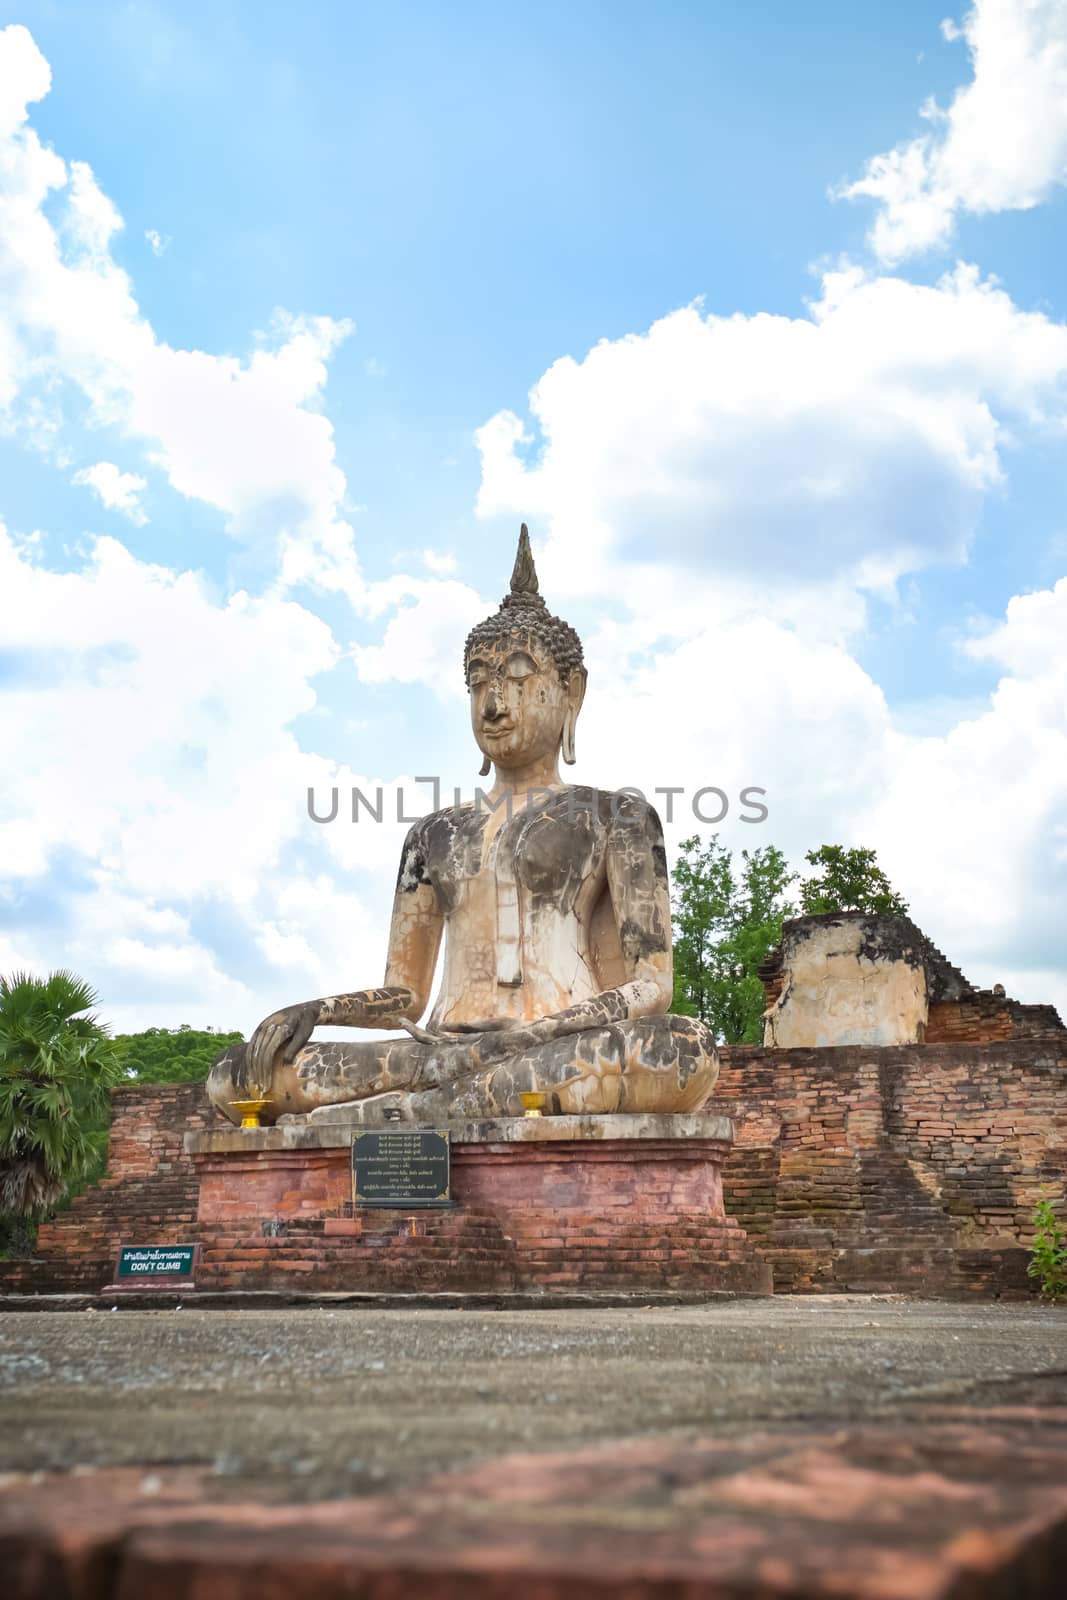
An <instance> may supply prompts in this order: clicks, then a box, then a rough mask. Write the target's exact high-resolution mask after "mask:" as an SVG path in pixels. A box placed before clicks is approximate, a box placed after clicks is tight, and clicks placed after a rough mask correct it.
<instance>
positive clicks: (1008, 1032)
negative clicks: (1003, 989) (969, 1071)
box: [926, 989, 1063, 1044]
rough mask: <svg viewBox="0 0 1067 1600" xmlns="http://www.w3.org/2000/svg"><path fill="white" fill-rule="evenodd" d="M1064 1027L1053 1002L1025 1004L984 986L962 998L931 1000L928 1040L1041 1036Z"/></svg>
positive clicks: (980, 1040)
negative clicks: (1047, 1004) (1045, 1004)
mask: <svg viewBox="0 0 1067 1600" xmlns="http://www.w3.org/2000/svg"><path fill="white" fill-rule="evenodd" d="M1062 1029H1063V1024H1062V1023H1061V1022H1060V1018H1059V1013H1058V1012H1057V1011H1056V1008H1055V1007H1054V1006H1024V1005H1021V1004H1020V1002H1019V1001H1018V1000H1009V999H1008V998H1007V997H1006V996H1005V995H998V994H994V993H993V991H992V990H986V989H981V990H976V991H975V993H974V994H969V995H964V996H963V997H962V998H961V999H959V1000H942V1001H932V1002H931V1004H930V1012H929V1015H928V1017H927V1019H926V1043H927V1044H970V1043H975V1044H979V1043H986V1042H989V1041H992V1040H995V1039H1039V1038H1043V1037H1044V1036H1045V1035H1047V1034H1054V1033H1057V1032H1062Z"/></svg>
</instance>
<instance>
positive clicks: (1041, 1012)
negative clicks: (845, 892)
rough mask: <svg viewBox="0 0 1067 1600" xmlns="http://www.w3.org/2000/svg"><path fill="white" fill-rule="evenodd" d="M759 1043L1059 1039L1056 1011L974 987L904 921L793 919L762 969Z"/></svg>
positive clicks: (860, 916)
mask: <svg viewBox="0 0 1067 1600" xmlns="http://www.w3.org/2000/svg"><path fill="white" fill-rule="evenodd" d="M760 977H761V978H762V980H763V988H764V995H765V999H766V1006H767V1009H766V1011H765V1013H764V1041H763V1042H764V1045H765V1046H766V1047H769V1048H773V1047H780V1048H783V1049H798V1048H805V1049H806V1048H819V1047H822V1046H838V1045H842V1046H843V1045H896V1044H915V1043H921V1042H922V1041H923V1040H924V1039H925V1041H926V1042H927V1043H964V1042H973V1043H976V1044H982V1043H989V1042H991V1041H993V1040H997V1039H1033V1038H1041V1037H1045V1036H1047V1035H1049V1034H1056V1033H1060V1034H1062V1033H1063V1032H1064V1027H1063V1023H1062V1021H1061V1019H1060V1017H1059V1014H1058V1012H1057V1011H1056V1009H1055V1007H1054V1006H1048V1005H1021V1004H1020V1003H1019V1002H1018V1001H1017V1000H1012V999H1011V998H1010V997H1009V996H1007V995H1006V994H1005V992H1004V988H1003V985H1001V984H997V985H996V986H995V987H994V988H993V989H990V990H984V989H976V988H975V987H974V985H973V984H971V983H968V981H967V979H966V978H965V977H964V975H963V973H962V972H961V971H960V970H959V968H958V967H954V966H953V965H952V964H951V962H950V961H948V960H947V959H946V958H945V956H944V955H943V954H942V953H941V951H940V950H939V949H938V948H937V946H936V945H935V944H933V943H932V941H931V940H930V939H928V938H927V936H926V935H925V934H924V933H923V932H922V931H921V930H920V929H919V928H917V927H916V926H915V924H914V922H912V921H911V919H910V918H908V917H891V916H875V915H870V914H868V913H866V912H859V911H844V912H833V913H825V914H820V915H813V916H804V917H795V918H793V919H791V920H790V921H787V922H786V923H785V924H784V926H783V929H782V938H781V942H780V944H779V945H778V946H777V948H776V949H774V950H772V951H771V953H770V954H769V956H768V957H767V959H766V961H765V962H764V963H763V966H762V967H761V968H760Z"/></svg>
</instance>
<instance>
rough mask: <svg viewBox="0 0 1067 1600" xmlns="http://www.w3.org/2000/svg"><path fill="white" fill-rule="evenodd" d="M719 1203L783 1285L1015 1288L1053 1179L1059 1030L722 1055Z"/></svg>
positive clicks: (1055, 1186)
mask: <svg viewBox="0 0 1067 1600" xmlns="http://www.w3.org/2000/svg"><path fill="white" fill-rule="evenodd" d="M722 1055H723V1067H722V1072H721V1074H720V1078H719V1083H718V1085H717V1087H716V1091H715V1108H716V1110H717V1111H720V1112H722V1113H724V1114H725V1115H727V1116H731V1117H733V1119H734V1126H735V1135H736V1141H737V1142H736V1144H735V1148H734V1151H733V1153H732V1155H731V1156H730V1158H729V1160H728V1162H727V1164H726V1167H725V1170H724V1175H723V1181H724V1191H725V1195H726V1207H727V1210H728V1211H730V1212H732V1213H733V1214H734V1215H735V1216H736V1217H737V1218H738V1220H739V1221H740V1222H741V1224H742V1226H743V1227H744V1228H745V1229H746V1230H747V1231H748V1233H749V1234H750V1235H751V1236H752V1237H753V1239H754V1240H755V1242H756V1243H758V1245H759V1246H760V1249H761V1250H763V1252H764V1253H765V1254H766V1255H767V1256H768V1258H769V1259H770V1260H771V1263H772V1266H773V1267H774V1271H775V1282H776V1285H777V1287H779V1288H781V1289H818V1288H837V1289H845V1288H863V1289H886V1290H893V1289H906V1288H915V1289H916V1290H919V1291H924V1290H925V1291H930V1292H937V1293H944V1292H954V1291H961V1290H975V1289H977V1290H981V1291H984V1292H990V1293H998V1292H999V1293H1004V1292H1025V1291H1026V1290H1027V1288H1028V1281H1027V1278H1026V1262H1027V1251H1028V1247H1029V1245H1030V1243H1031V1242H1032V1238H1033V1230H1032V1226H1031V1221H1030V1218H1031V1214H1032V1212H1033V1208H1034V1204H1035V1202H1036V1201H1037V1200H1038V1198H1040V1197H1041V1195H1042V1194H1043V1193H1044V1194H1047V1195H1048V1197H1049V1198H1050V1199H1052V1200H1053V1202H1054V1203H1056V1202H1060V1203H1062V1202H1063V1200H1064V1194H1065V1181H1067V1037H1065V1036H1064V1035H1063V1034H1062V1033H1060V1034H1058V1035H1046V1036H1045V1037H1043V1038H1035V1039H1031V1040H1020V1039H1013V1040H1009V1041H1004V1042H989V1043H984V1044H971V1043H967V1044H963V1043H943V1044H933V1043H929V1042H928V1043H926V1044H924V1045H896V1046H892V1047H889V1048H882V1049H872V1048H865V1047H859V1046H838V1047H837V1048H835V1049H832V1050H830V1049H828V1050H763V1049H760V1048H756V1047H733V1048H727V1049H725V1050H724V1051H723V1052H722Z"/></svg>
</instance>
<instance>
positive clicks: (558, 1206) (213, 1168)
mask: <svg viewBox="0 0 1067 1600" xmlns="http://www.w3.org/2000/svg"><path fill="white" fill-rule="evenodd" d="M451 1135H452V1198H453V1202H454V1203H453V1205H452V1206H451V1207H449V1208H447V1209H441V1210H425V1211H424V1210H420V1211H410V1210H408V1211H405V1210H396V1211H393V1210H378V1209H374V1210H370V1209H357V1208H354V1207H353V1205H352V1200H351V1192H352V1190H351V1172H350V1141H351V1128H350V1127H348V1126H346V1125H344V1124H332V1125H331V1124H322V1125H320V1126H308V1125H296V1126H291V1125H290V1126H283V1127H279V1128H269V1129H261V1130H256V1131H250V1130H249V1131H246V1130H241V1131H237V1130H227V1131H225V1132H215V1133H203V1134H197V1135H193V1136H191V1137H190V1138H189V1139H188V1140H187V1141H186V1146H187V1151H188V1153H189V1155H190V1156H191V1159H192V1161H193V1164H194V1166H195V1168H196V1170H197V1173H198V1177H199V1195H200V1198H199V1208H198V1217H197V1229H196V1231H197V1237H198V1238H199V1240H200V1242H201V1244H202V1246H203V1259H202V1265H201V1268H200V1271H199V1273H198V1277H197V1287H198V1288H200V1289H209V1290H215V1289H237V1288H240V1289H266V1288H272V1289H276V1288H281V1287H290V1288H292V1287H295V1286H297V1285H298V1286H299V1287H300V1288H301V1289H310V1290H327V1289H329V1290H343V1289H349V1290H378V1291H390V1290H426V1291H434V1290H482V1289H494V1288H495V1289H516V1288H517V1289H531V1288H543V1289H560V1288H578V1287H580V1288H583V1289H629V1288H635V1289H703V1290H707V1291H709V1292H714V1291H731V1292H746V1293H764V1294H765V1293H769V1292H770V1272H769V1269H768V1268H767V1267H766V1265H765V1264H764V1262H763V1261H762V1259H761V1258H760V1257H759V1256H758V1255H757V1253H756V1252H755V1251H754V1249H753V1248H752V1246H751V1245H750V1243H749V1241H748V1240H747V1238H746V1236H745V1234H744V1232H743V1230H742V1229H741V1227H740V1226H739V1224H738V1223H737V1222H736V1221H734V1220H733V1219H732V1218H728V1217H726V1216H725V1214H724V1212H723V1202H722V1177H721V1169H722V1161H723V1158H724V1156H725V1155H726V1153H727V1151H728V1150H729V1147H730V1138H731V1129H730V1124H729V1122H728V1121H727V1120H726V1119H724V1118H721V1117H574V1118H550V1119H548V1118H546V1119H544V1120H543V1121H542V1122H540V1123H536V1122H524V1121H523V1120H522V1119H502V1120H501V1121H500V1122H497V1123H475V1124H461V1125H457V1126H455V1127H453V1128H452V1129H451Z"/></svg>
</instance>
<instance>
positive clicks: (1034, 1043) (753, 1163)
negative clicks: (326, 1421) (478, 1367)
mask: <svg viewBox="0 0 1067 1600" xmlns="http://www.w3.org/2000/svg"><path fill="white" fill-rule="evenodd" d="M722 1056H723V1066H722V1072H721V1075H720V1079H719V1083H718V1086H717V1088H716V1092H715V1096H714V1099H713V1102H712V1105H713V1108H714V1110H715V1111H717V1112H720V1113H722V1114H724V1115H727V1116H731V1117H733V1119H734V1124H735V1132H736V1140H737V1143H736V1145H735V1148H734V1150H733V1153H732V1154H731V1155H730V1157H729V1158H728V1160H727V1163H726V1166H725V1168H724V1172H723V1187H724V1194H725V1200H726V1210H727V1212H728V1213H729V1214H731V1215H732V1216H734V1217H735V1218H736V1219H737V1220H738V1221H739V1222H740V1224H741V1226H742V1227H743V1228H744V1229H745V1231H746V1232H747V1234H748V1235H749V1236H750V1238H751V1239H752V1240H753V1241H754V1243H756V1244H757V1245H758V1246H759V1248H760V1250H761V1251H763V1253H764V1254H765V1255H766V1256H767V1257H768V1259H769V1260H770V1261H771V1263H772V1265H773V1267H774V1272H775V1281H776V1284H777V1286H778V1287H779V1288H780V1289H797V1290H819V1289H831V1290H832V1289H846V1288H857V1289H883V1290H889V1291H893V1290H907V1289H913V1290H915V1291H916V1292H925V1293H936V1294H942V1293H957V1292H963V1291H969V1292H980V1293H986V1294H994V1293H1025V1292H1028V1290H1029V1284H1028V1280H1027V1278H1026V1262H1027V1251H1028V1247H1029V1245H1030V1243H1031V1240H1032V1229H1031V1223H1030V1217H1031V1214H1032V1211H1033V1207H1034V1204H1035V1202H1036V1200H1037V1199H1038V1198H1039V1196H1040V1195H1041V1194H1042V1192H1044V1193H1047V1194H1048V1195H1049V1197H1050V1198H1051V1199H1052V1200H1053V1202H1054V1203H1061V1204H1062V1203H1063V1201H1064V1196H1065V1187H1067V1036H1064V1035H1063V1034H1062V1033H1061V1034H1059V1035H1046V1036H1044V1037H1038V1038H1034V1039H1028V1040H1020V1039H1013V1040H1007V1041H1003V1042H991V1043H983V1044H975V1043H958V1042H948V1043H934V1042H928V1043H927V1044H925V1045H899V1046H893V1047H890V1048H882V1049H877V1048H861V1047H856V1046H838V1047H837V1048H834V1049H825V1050H764V1049H762V1048H758V1047H742V1046H736V1047H730V1048H726V1049H724V1050H723V1052H722ZM113 1104H114V1119H113V1123H112V1131H111V1150H110V1163H109V1170H108V1175H107V1177H106V1178H105V1179H104V1180H103V1182H102V1183H100V1184H97V1185H96V1186H95V1187H94V1188H93V1189H91V1190H89V1191H88V1192H87V1193H86V1194H84V1195H81V1196H79V1197H78V1199H77V1200H76V1201H75V1202H74V1203H73V1205H72V1206H71V1207H70V1208H69V1209H68V1210H66V1211H65V1212H62V1213H61V1214H60V1215H59V1216H58V1217H56V1218H55V1219H54V1220H53V1221H52V1222H50V1223H46V1224H44V1225H43V1226H42V1228H41V1230H40V1235H39V1239H38V1249H37V1257H38V1260H37V1261H36V1263H34V1264H25V1263H11V1264H8V1265H7V1266H4V1267H0V1288H3V1287H7V1288H38V1289H78V1288H98V1287H99V1286H100V1285H101V1284H103V1283H105V1282H106V1281H107V1280H108V1279H109V1277H110V1274H111V1270H112V1267H113V1264H114V1258H115V1255H116V1254H117V1251H118V1248H119V1246H120V1244H157V1243H158V1244H162V1243H174V1242H181V1241H182V1240H183V1239H184V1238H192V1237H194V1236H196V1237H200V1238H202V1239H203V1240H204V1242H205V1248H206V1249H208V1250H209V1253H210V1250H212V1249H214V1248H215V1247H216V1246H217V1248H218V1249H219V1251H220V1252H221V1255H220V1258H219V1262H218V1267H219V1276H220V1279H223V1278H225V1279H226V1280H227V1281H228V1282H230V1283H232V1282H236V1277H235V1275H234V1273H235V1272H236V1271H237V1270H238V1269H244V1268H247V1267H248V1266H251V1264H252V1260H253V1257H252V1256H248V1257H247V1258H246V1257H245V1256H244V1255H241V1252H242V1251H246V1250H247V1251H253V1250H255V1251H259V1252H262V1251H265V1250H270V1249H272V1248H273V1247H272V1246H271V1245H269V1244H267V1243H266V1242H265V1238H266V1236H264V1237H263V1238H257V1239H256V1240H255V1241H251V1242H250V1241H249V1240H248V1239H246V1238H245V1234H246V1233H247V1231H248V1230H247V1229H246V1228H244V1227H243V1225H242V1227H241V1228H237V1229H235V1228H233V1227H230V1226H228V1223H227V1222H226V1221H225V1219H222V1218H220V1219H219V1220H218V1222H217V1224H208V1223H206V1222H201V1223H200V1225H199V1229H198V1228H197V1224H196V1217H197V1198H198V1177H197V1174H196V1172H195V1170H194V1168H193V1165H192V1163H191V1161H190V1160H189V1159H188V1158H187V1157H186V1156H185V1154H184V1152H183V1149H182V1136H183V1134H184V1133H185V1132H186V1130H188V1129H190V1128H206V1127H209V1126H211V1125H213V1124H215V1125H217V1120H216V1119H215V1117H214V1113H213V1112H212V1111H211V1110H210V1108H209V1107H208V1104H207V1100H206V1097H205V1096H204V1092H203V1087H202V1085H200V1084H177V1085H170V1086H167V1087H162V1088H151V1089H120V1090H118V1091H116V1093H115V1096H114V1102H113ZM305 1176H309V1177H310V1175H308V1174H306V1175H305ZM335 1198H336V1197H335ZM312 1209H313V1210H316V1209H317V1210H319V1211H320V1212H321V1210H322V1209H323V1208H322V1206H321V1205H320V1206H318V1207H317V1208H316V1207H312ZM271 1220H272V1219H271V1218H268V1217H265V1218H262V1219H260V1220H258V1221H257V1223H256V1228H257V1230H258V1231H259V1232H260V1233H262V1232H263V1229H262V1226H261V1223H262V1222H266V1223H267V1224H268V1225H269V1224H270V1223H271ZM297 1220H298V1219H295V1218H294V1223H295V1222H296V1221H297ZM536 1221H537V1223H538V1226H541V1224H542V1222H543V1219H542V1218H540V1217H538V1218H537V1219H536ZM388 1226H392V1224H388ZM388 1226H387V1219H386V1218H385V1217H383V1219H382V1229H384V1230H385V1232H387V1231H388ZM442 1226H443V1225H442ZM692 1226H693V1215H692V1208H690V1214H689V1215H687V1217H686V1230H688V1231H687V1233H686V1238H685V1240H684V1241H681V1240H680V1241H679V1243H678V1245H677V1246H676V1248H683V1247H684V1248H686V1249H689V1248H691V1247H692V1244H693V1240H692V1239H691V1238H690V1237H689V1235H690V1234H691V1232H692ZM212 1227H213V1228H214V1230H215V1232H214V1233H213V1234H212V1236H211V1238H210V1239H209V1238H208V1232H209V1229H210V1228H212ZM471 1227H472V1229H473V1232H472V1233H471V1234H470V1235H469V1236H468V1237H467V1239H466V1241H464V1239H463V1237H462V1229H459V1230H458V1231H457V1229H458V1224H452V1223H450V1224H449V1225H448V1228H447V1229H446V1230H445V1233H446V1234H447V1236H448V1237H447V1252H446V1254H447V1257H448V1258H449V1259H454V1258H455V1253H456V1251H458V1250H461V1249H468V1250H469V1249H471V1248H472V1246H473V1245H474V1242H475V1235H476V1234H477V1236H478V1238H479V1239H481V1241H482V1242H481V1246H480V1247H481V1248H483V1249H484V1250H485V1251H486V1252H487V1262H486V1272H487V1276H488V1275H492V1276H494V1278H495V1281H500V1275H501V1274H502V1273H503V1274H504V1275H505V1276H507V1275H508V1274H511V1273H512V1272H513V1266H512V1265H511V1264H510V1263H511V1262H512V1248H513V1247H512V1245H511V1244H510V1243H504V1244H499V1245H498V1244H497V1243H496V1242H495V1239H496V1236H495V1235H493V1237H492V1239H491V1238H490V1235H491V1234H492V1228H489V1227H488V1221H487V1223H486V1227H485V1228H482V1231H481V1233H479V1232H478V1228H480V1227H481V1224H480V1223H479V1224H478V1226H477V1227H475V1225H474V1223H472V1224H471ZM402 1228H403V1224H402V1222H398V1223H396V1225H395V1228H394V1232H396V1234H397V1239H398V1241H399V1237H400V1232H401V1231H402ZM487 1230H488V1231H487ZM385 1232H383V1234H382V1238H381V1241H380V1246H379V1247H381V1248H385V1245H386V1237H385ZM498 1232H499V1230H498ZM290 1234H291V1235H292V1237H291V1242H290V1244H289V1245H288V1246H286V1247H285V1250H283V1251H280V1252H279V1253H278V1255H277V1257H276V1258H274V1259H277V1261H278V1263H279V1265H280V1263H281V1260H282V1259H283V1256H286V1252H288V1255H290V1256H292V1259H293V1260H294V1261H299V1262H300V1263H301V1265H300V1267H299V1268H295V1269H294V1270H296V1271H298V1272H304V1271H306V1270H307V1266H306V1263H307V1262H308V1261H309V1260H311V1259H312V1256H313V1255H314V1254H315V1251H316V1250H321V1251H328V1252H332V1255H331V1260H332V1261H333V1262H334V1265H336V1266H337V1268H338V1275H337V1283H338V1286H340V1283H341V1278H342V1276H343V1273H342V1270H341V1269H342V1267H343V1261H342V1256H343V1255H344V1253H345V1252H346V1251H347V1250H348V1249H349V1246H348V1245H347V1244H343V1243H342V1242H341V1241H340V1240H339V1239H334V1238H333V1235H332V1234H330V1233H328V1232H327V1230H326V1225H325V1223H324V1221H323V1220H322V1218H321V1217H319V1218H318V1219H314V1218H310V1217H309V1218H308V1219H307V1220H306V1223H305V1224H304V1225H303V1231H302V1229H301V1227H296V1226H294V1227H291V1228H290ZM483 1234H484V1238H483V1237H482V1235H483ZM215 1235H217V1238H216V1237H215ZM238 1235H240V1239H241V1242H240V1243H238ZM317 1235H321V1236H322V1243H321V1246H320V1245H316V1246H315V1249H314V1250H312V1251H311V1252H310V1253H309V1250H308V1249H306V1248H304V1246H305V1244H307V1243H310V1240H311V1239H312V1237H313V1236H317ZM511 1237H512V1239H513V1238H514V1234H512V1235H511ZM552 1237H554V1235H552ZM596 1237H597V1236H596V1235H595V1233H594V1234H592V1235H590V1238H591V1239H593V1238H596ZM327 1239H331V1240H333V1242H331V1243H330V1244H329V1245H327V1243H326V1240H327ZM220 1241H225V1243H222V1242H220ZM445 1244H446V1241H445V1238H444V1236H442V1241H441V1250H440V1251H438V1256H440V1257H441V1260H442V1261H445V1254H442V1252H445ZM379 1247H375V1248H379ZM434 1248H436V1247H434ZM420 1251H422V1252H424V1253H426V1252H429V1253H431V1254H432V1253H433V1251H432V1250H431V1244H430V1243H429V1242H428V1243H426V1244H425V1245H419V1246H418V1247H417V1248H414V1247H413V1246H408V1245H404V1246H403V1249H402V1250H401V1246H400V1244H399V1242H398V1243H397V1244H396V1246H395V1248H394V1246H392V1245H390V1246H389V1247H388V1251H387V1253H388V1254H390V1259H392V1257H393V1256H395V1257H396V1259H397V1260H398V1261H399V1260H400V1258H401V1256H403V1260H404V1262H405V1263H407V1266H405V1267H404V1268H403V1271H405V1272H406V1271H407V1269H408V1266H410V1267H412V1269H414V1268H415V1266H416V1256H417V1255H418V1254H419V1252H420ZM233 1252H237V1256H234V1255H233V1254H232V1253H233ZM500 1252H503V1253H500ZM490 1255H491V1256H492V1274H490V1273H489V1265H490V1263H489V1256H490ZM238 1256H239V1257H240V1259H239V1260H238V1259H237V1257H238ZM224 1258H225V1260H224ZM286 1258H287V1257H286ZM254 1259H256V1260H259V1261H266V1260H267V1259H268V1257H266V1256H264V1255H258V1256H256V1257H255V1258H254ZM383 1259H384V1256H383ZM228 1266H229V1267H232V1268H234V1272H228V1271H227V1267H228ZM400 1270H401V1269H400V1268H399V1267H398V1269H397V1271H398V1273H399V1272H400ZM435 1270H436V1269H435ZM561 1270H566V1269H565V1268H561ZM420 1271H421V1269H420ZM371 1276H372V1277H373V1274H372V1275H371ZM401 1276H402V1274H401ZM418 1276H419V1274H418V1273H416V1274H415V1277H416V1278H417V1277H418ZM398 1281H400V1279H399V1278H398ZM412 1281H414V1278H413V1280H412ZM422 1281H425V1280H422ZM368 1286H369V1280H368Z"/></svg>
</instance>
